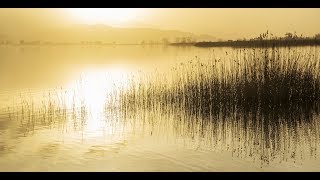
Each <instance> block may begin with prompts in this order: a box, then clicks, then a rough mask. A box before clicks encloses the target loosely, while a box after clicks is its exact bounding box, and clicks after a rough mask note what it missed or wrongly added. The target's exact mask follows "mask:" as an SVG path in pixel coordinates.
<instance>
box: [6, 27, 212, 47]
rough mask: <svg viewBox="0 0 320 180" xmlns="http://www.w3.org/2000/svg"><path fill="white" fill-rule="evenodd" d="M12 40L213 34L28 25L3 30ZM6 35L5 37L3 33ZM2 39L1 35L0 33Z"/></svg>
mask: <svg viewBox="0 0 320 180" xmlns="http://www.w3.org/2000/svg"><path fill="white" fill-rule="evenodd" d="M0 33H1V34H6V35H7V36H8V38H9V39H10V40H13V41H20V40H24V41H51V42H81V41H102V42H107V43H108V42H109V43H113V42H115V43H141V42H142V41H144V42H146V43H147V42H150V41H158V42H161V41H162V40H163V38H166V39H168V40H169V41H170V42H175V41H176V40H177V39H179V38H183V37H189V38H191V39H193V40H197V41H204V40H208V41H214V40H216V38H215V37H212V36H210V35H195V34H193V33H190V32H182V31H177V30H161V29H155V28H119V27H111V26H107V25H100V24H98V25H82V24H80V25H79V24H78V25H67V26H63V27H45V28H44V27H43V28H26V29H25V30H23V31H19V33H18V31H7V32H1V30H0ZM3 37H5V36H3ZM0 38H1V36H0Z"/></svg>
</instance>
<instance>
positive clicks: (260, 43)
mask: <svg viewBox="0 0 320 180" xmlns="http://www.w3.org/2000/svg"><path fill="white" fill-rule="evenodd" d="M193 45H194V46H196V47H273V46H313V45H316V46H318V45H320V39H292V40H291V39H290V40H287V39H285V40H283V39H282V40H249V41H246V40H238V41H222V42H197V43H194V44H193Z"/></svg>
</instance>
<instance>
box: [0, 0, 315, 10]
mask: <svg viewBox="0 0 320 180" xmlns="http://www.w3.org/2000/svg"><path fill="white" fill-rule="evenodd" d="M0 5H1V7H2V8H16V7H18V8H20V7H21V8H34V7H35V8H80V7H90V8H98V7H110V8H112V7H114V8H118V7H123V8H126V7H133V8H317V7H318V8H320V1H319V0H86V1H85V0H77V1H76V0H55V1H53V0H2V1H1V3H0Z"/></svg>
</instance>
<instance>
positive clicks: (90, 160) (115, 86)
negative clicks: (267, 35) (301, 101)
mask: <svg viewBox="0 0 320 180" xmlns="http://www.w3.org/2000/svg"><path fill="white" fill-rule="evenodd" d="M283 49H285V48H281V49H280V50H283ZM280 50H279V51H280ZM319 50H320V49H319V47H315V46H313V47H291V51H290V52H292V53H293V54H294V53H296V52H297V51H299V52H303V53H306V54H308V53H309V54H310V53H311V56H312V57H314V58H318V57H319V56H318V54H319V52H320V51H319ZM244 52H245V51H244ZM237 53H239V49H233V48H227V47H219V48H199V47H193V46H185V47H176V46H161V45H154V46H140V45H118V46H98V47H97V46H96V47H95V46H1V47H0V56H1V61H0V137H1V138H0V157H1V158H0V171H319V170H320V163H319V161H318V158H319V148H320V147H319V140H320V132H319V130H320V129H319V128H320V122H319V120H320V119H319V118H320V116H319V115H318V111H319V110H318V109H317V106H316V105H315V106H312V107H311V106H308V105H305V106H294V107H293V106H290V109H286V106H284V109H281V108H280V109H275V108H274V109H272V110H271V109H268V110H265V109H262V110H261V109H260V108H258V109H257V113H255V111H252V110H251V109H250V111H249V110H248V111H247V110H246V109H244V110H237V108H236V110H232V111H230V112H229V109H228V107H229V106H224V107H226V110H225V111H226V112H225V113H222V114H220V113H218V114H205V113H203V112H204V111H205V110H203V112H202V110H201V112H200V110H198V109H192V108H190V111H189V109H188V110H186V109H187V108H189V107H187V106H178V105H177V106H176V104H174V103H172V104H170V103H164V102H163V100H162V99H161V98H159V100H155V99H154V101H155V102H152V103H153V104H152V106H148V103H146V101H145V99H143V100H142V101H141V102H137V101H128V103H127V104H126V107H125V108H123V107H124V106H123V105H122V104H121V102H122V101H120V100H119V97H122V96H121V95H122V94H121V93H122V92H124V91H127V90H128V91H130V89H132V84H131V82H132V81H135V80H140V79H142V80H143V79H145V77H150V79H152V78H155V79H152V82H158V81H159V82H161V83H167V82H168V83H169V81H170V79H166V78H164V77H165V76H166V75H169V74H171V73H172V71H173V69H174V68H175V67H182V68H180V71H178V73H180V75H181V76H182V77H183V76H184V74H187V73H186V72H187V71H189V70H190V69H188V68H183V67H184V64H188V63H189V64H192V62H196V63H197V64H198V65H201V66H202V63H207V62H213V61H219V62H220V61H225V62H226V60H227V59H230V57H231V59H233V58H236V57H237ZM240 53H241V52H240ZM242 53H243V52H242ZM302 63H303V62H302ZM226 64H227V65H226V67H224V68H226V69H228V68H229V65H228V63H226ZM230 66H231V65H230ZM230 71H232V69H231V70H230ZM195 73H197V72H195ZM189 74H191V75H192V74H193V73H191V72H189ZM173 77H174V76H173ZM170 82H171V81H170ZM161 83H159V84H161ZM142 86H143V85H142ZM159 86H160V85H159ZM146 87H147V85H146ZM150 87H152V86H150ZM119 89H121V91H119ZM161 89H163V91H161V92H162V94H164V93H165V91H164V90H165V88H162V86H161V87H159V90H161ZM218 91H219V90H218ZM142 93H145V94H147V91H144V92H142ZM226 93H227V92H226ZM160 94H161V93H160ZM222 96H223V95H221V97H222ZM249 96H250V94H249ZM126 97H129V98H127V99H129V100H130V97H131V96H129V95H128V96H126ZM155 97H156V96H153V98H155ZM157 97H158V96H157ZM161 97H162V96H161ZM193 97H197V95H194V96H193ZM167 100H168V102H169V101H170V102H171V101H172V100H170V99H168V98H167ZM192 102H198V101H196V100H195V101H192ZM110 104H111V105H112V106H110ZM173 106H174V107H173ZM239 106H241V105H239ZM252 106H253V105H252ZM132 107H133V110H132ZM259 107H260V106H259ZM281 107H283V106H281ZM210 108H211V107H210ZM201 109H205V107H201ZM238 109H241V108H238ZM264 110H265V111H264ZM210 112H211V111H210ZM266 122H268V123H266Z"/></svg>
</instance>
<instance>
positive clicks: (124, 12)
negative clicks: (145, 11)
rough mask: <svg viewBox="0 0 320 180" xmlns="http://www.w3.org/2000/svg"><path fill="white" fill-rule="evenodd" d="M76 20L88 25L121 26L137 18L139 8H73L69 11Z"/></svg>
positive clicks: (139, 13) (140, 11)
mask: <svg viewBox="0 0 320 180" xmlns="http://www.w3.org/2000/svg"><path fill="white" fill-rule="evenodd" d="M68 11H69V12H70V13H71V16H73V17H74V18H75V19H76V20H78V21H82V22H83V23H86V24H110V25H119V24H122V23H125V22H128V21H130V20H133V19H135V18H137V17H138V16H139V15H141V13H142V9H139V8H71V9H68Z"/></svg>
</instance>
